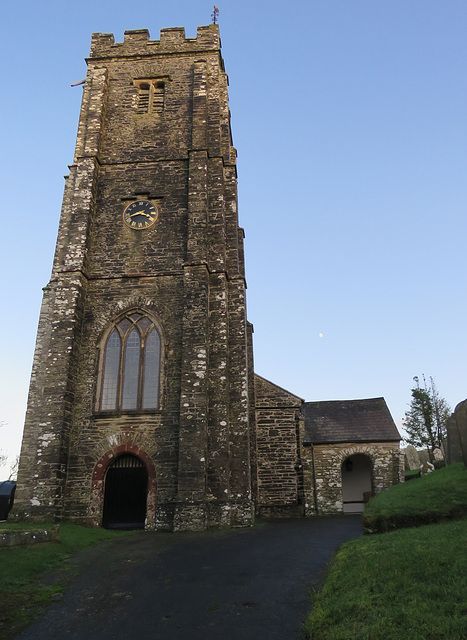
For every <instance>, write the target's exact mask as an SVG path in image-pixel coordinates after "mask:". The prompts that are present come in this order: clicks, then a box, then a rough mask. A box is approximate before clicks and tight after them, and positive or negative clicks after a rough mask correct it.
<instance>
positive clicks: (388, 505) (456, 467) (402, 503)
mask: <svg viewBox="0 0 467 640" xmlns="http://www.w3.org/2000/svg"><path fill="white" fill-rule="evenodd" d="M466 517H467V469H466V467H465V466H464V465H463V464H462V463H461V464H453V465H451V466H449V467H443V468H442V469H439V470H438V471H435V472H433V473H430V474H428V475H426V476H423V477H422V478H416V479H415V480H412V481H411V482H409V483H406V484H405V483H404V484H399V485H396V486H394V487H391V488H390V489H389V490H388V491H383V492H382V493H380V494H379V495H377V496H376V497H374V498H373V499H372V500H371V501H370V502H369V504H368V505H367V507H366V509H365V513H364V515H363V526H364V528H365V530H367V531H370V532H384V531H391V530H393V529H401V528H402V527H414V526H420V525H423V524H431V523H434V522H441V521H443V520H451V519H459V518H466Z"/></svg>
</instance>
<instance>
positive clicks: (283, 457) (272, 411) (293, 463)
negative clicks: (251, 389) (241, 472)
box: [255, 376, 304, 517]
mask: <svg viewBox="0 0 467 640" xmlns="http://www.w3.org/2000/svg"><path fill="white" fill-rule="evenodd" d="M255 395H256V453H257V461H258V462H257V465H258V470H257V482H258V489H257V492H258V493H257V505H256V508H257V512H258V513H259V514H260V515H261V516H267V517H269V516H289V517H290V516H300V515H303V513H304V499H303V474H302V465H301V459H300V446H299V441H300V426H301V423H302V418H301V414H300V407H301V405H302V403H303V401H302V400H301V398H298V397H297V396H294V395H293V394H291V393H289V392H287V391H285V390H284V389H281V388H280V387H278V386H276V385H274V384H272V383H271V382H269V381H268V380H265V379H264V378H261V377H260V376H255Z"/></svg>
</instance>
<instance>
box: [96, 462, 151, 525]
mask: <svg viewBox="0 0 467 640" xmlns="http://www.w3.org/2000/svg"><path fill="white" fill-rule="evenodd" d="M147 495H148V472H147V469H146V465H145V464H144V462H143V461H142V460H141V459H140V458H139V457H138V456H135V455H133V454H132V453H124V454H123V455H120V456H118V457H117V458H115V460H114V461H113V462H112V463H111V464H110V465H109V466H108V468H107V473H106V476H105V490H104V509H103V519H102V523H103V526H104V527H105V528H106V529H144V524H145V520H146V503H147Z"/></svg>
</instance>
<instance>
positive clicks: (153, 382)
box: [15, 25, 254, 530]
mask: <svg viewBox="0 0 467 640" xmlns="http://www.w3.org/2000/svg"><path fill="white" fill-rule="evenodd" d="M87 63H88V73H87V78H86V82H85V85H84V94H83V102H82V107H81V115H80V120H79V127H78V136H77V142H76V152H75V156H74V160H73V164H72V165H71V166H70V174H69V176H68V177H67V179H66V187H65V194H64V198H63V208H62V213H61V219H60V227H59V233H58V240H57V246H56V252H55V259H54V264H53V271H52V276H51V280H50V282H49V284H48V285H47V286H46V287H45V291H44V299H43V304H42V310H41V315H40V321H39V329H38V336H37V343H36V352H35V357H34V366H33V373H32V379H31V387H30V394H29V404H28V411H27V416H26V425H25V434H24V440H23V448H22V453H21V462H20V470H19V477H18V492H17V499H16V503H15V511H16V513H17V514H18V516H21V517H33V518H67V519H72V520H75V521H76V522H88V523H90V524H94V525H96V526H100V525H101V524H104V525H105V526H121V525H127V526H144V525H145V526H146V527H148V528H154V527H155V528H158V529H173V530H183V529H203V528H206V527H208V526H243V525H248V524H251V523H252V521H253V518H254V508H253V500H252V495H251V487H252V480H251V463H250V443H251V441H252V438H253V428H252V429H251V433H250V419H249V404H248V396H249V389H251V388H252V385H253V375H252V354H251V340H250V339H249V335H248V334H249V325H248V324H247V321H246V309H245V274H244V260H243V232H242V229H239V227H238V215H237V187H236V156H235V149H234V148H233V146H232V136H231V131H230V119H229V107H228V94H227V82H228V80H227V75H226V73H225V71H224V64H223V60H222V57H221V53H220V38H219V31H218V27H217V25H209V26H206V27H200V28H199V29H198V33H197V37H196V38H185V33H184V30H183V29H180V28H176V29H164V30H162V31H161V36H160V40H150V39H149V34H148V32H147V31H146V30H140V31H128V32H126V33H125V38H124V42H123V43H115V42H114V38H113V36H112V35H109V34H100V33H98V34H94V35H93V38H92V45H91V54H90V57H89V58H88V60H87ZM253 416H254V413H253ZM253 422H254V420H253ZM253 486H254V482H253Z"/></svg>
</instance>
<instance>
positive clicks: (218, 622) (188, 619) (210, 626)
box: [19, 516, 362, 640]
mask: <svg viewBox="0 0 467 640" xmlns="http://www.w3.org/2000/svg"><path fill="white" fill-rule="evenodd" d="M361 533H362V528H361V523H360V517H359V516H345V517H344V516H343V517H335V518H309V519H301V520H279V521H277V520H276V521H274V522H264V523H261V524H260V525H259V526H256V527H254V528H252V529H235V530H229V531H215V532H202V533H177V534H171V533H150V532H140V533H136V534H135V535H132V536H129V537H124V538H119V539H118V540H116V541H112V542H110V543H105V544H102V545H99V546H98V547H94V548H92V549H90V550H88V551H85V552H81V553H80V554H78V555H77V556H76V557H74V558H73V559H72V562H73V563H74V564H75V565H76V568H77V569H78V570H79V577H78V578H76V579H75V580H74V582H73V583H72V584H71V585H70V586H69V588H68V589H67V590H66V592H65V595H64V596H63V598H62V599H61V600H60V601H57V602H54V603H53V604H52V605H51V606H50V607H49V608H48V609H47V610H46V612H45V613H44V614H43V615H42V617H41V618H39V619H38V620H37V621H36V622H35V623H33V624H32V625H31V626H30V627H29V628H28V629H27V630H26V631H25V632H23V633H22V634H21V635H20V636H19V638H21V640H42V639H44V640H45V639H47V640H62V639H68V638H69V639H73V640H111V639H116V640H127V639H132V640H133V639H138V640H146V639H148V640H149V639H151V640H152V639H154V640H263V639H264V640H266V639H267V640H298V639H299V638H301V637H302V629H301V626H302V622H303V620H304V618H305V616H306V614H307V612H308V610H309V607H310V601H309V592H310V590H311V589H313V588H318V587H320V586H321V584H322V582H323V580H324V577H325V571H326V567H327V565H328V563H329V561H330V560H331V559H332V556H333V554H334V553H335V551H336V550H337V548H338V547H339V546H340V544H341V543H342V542H344V541H345V540H349V539H351V538H356V537H358V536H360V535H361Z"/></svg>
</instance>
